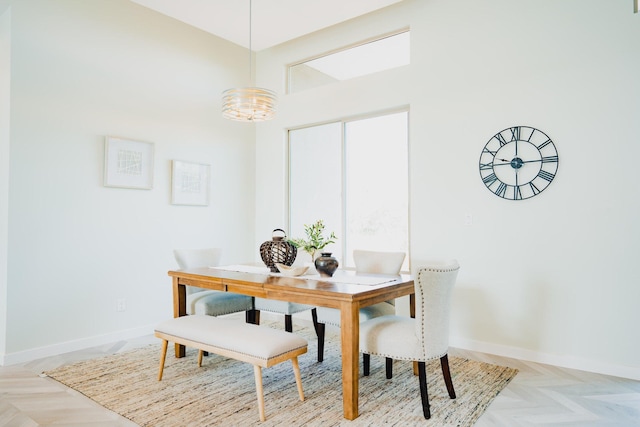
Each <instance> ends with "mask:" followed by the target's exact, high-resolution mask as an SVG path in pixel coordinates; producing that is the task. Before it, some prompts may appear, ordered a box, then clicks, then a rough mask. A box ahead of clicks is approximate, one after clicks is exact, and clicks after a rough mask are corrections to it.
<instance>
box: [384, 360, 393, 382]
mask: <svg viewBox="0 0 640 427" xmlns="http://www.w3.org/2000/svg"><path fill="white" fill-rule="evenodd" d="M385 362H386V363H385V366H386V371H387V379H388V380H390V379H391V378H393V359H392V358H390V357H385Z"/></svg>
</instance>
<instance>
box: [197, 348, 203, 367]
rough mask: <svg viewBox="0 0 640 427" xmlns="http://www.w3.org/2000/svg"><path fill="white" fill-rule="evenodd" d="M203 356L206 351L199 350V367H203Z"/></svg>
mask: <svg viewBox="0 0 640 427" xmlns="http://www.w3.org/2000/svg"><path fill="white" fill-rule="evenodd" d="M202 356H204V351H202V350H198V368H202Z"/></svg>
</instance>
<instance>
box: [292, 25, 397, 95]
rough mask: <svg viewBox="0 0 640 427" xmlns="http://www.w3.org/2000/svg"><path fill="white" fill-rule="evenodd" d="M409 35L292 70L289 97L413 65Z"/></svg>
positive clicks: (295, 66)
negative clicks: (328, 85) (306, 90)
mask: <svg viewBox="0 0 640 427" xmlns="http://www.w3.org/2000/svg"><path fill="white" fill-rule="evenodd" d="M409 34H410V33H409V32H408V31H405V32H402V33H399V34H394V35H391V36H387V37H384V38H381V39H378V40H374V41H370V42H367V43H364V44H361V45H358V46H354V47H350V48H347V49H343V50H341V51H339V52H335V53H331V54H328V55H324V56H322V57H319V58H316V59H312V60H309V61H305V62H302V63H300V64H294V65H292V66H290V67H289V93H295V92H299V91H302V90H305V89H311V88H314V87H318V86H322V85H325V84H329V83H334V82H339V81H342V80H348V79H352V78H354V77H358V76H364V75H367V74H373V73H377V72H379V71H384V70H389V69H391V68H397V67H401V66H403V65H409V63H410V55H409V47H410V44H409V42H410V37H409Z"/></svg>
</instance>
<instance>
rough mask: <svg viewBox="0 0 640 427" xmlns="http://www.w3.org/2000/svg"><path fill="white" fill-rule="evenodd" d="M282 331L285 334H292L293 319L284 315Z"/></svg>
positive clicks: (288, 315)
mask: <svg viewBox="0 0 640 427" xmlns="http://www.w3.org/2000/svg"><path fill="white" fill-rule="evenodd" d="M284 330H285V331H287V332H293V319H292V318H291V315H290V314H285V315H284Z"/></svg>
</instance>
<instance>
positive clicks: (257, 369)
mask: <svg viewBox="0 0 640 427" xmlns="http://www.w3.org/2000/svg"><path fill="white" fill-rule="evenodd" d="M253 375H254V377H255V379H256V394H257V395H258V412H259V413H260V421H266V419H267V417H266V416H265V414H264V392H263V391H262V368H261V367H260V366H258V365H253Z"/></svg>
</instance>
